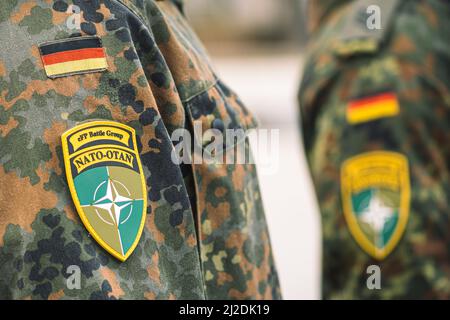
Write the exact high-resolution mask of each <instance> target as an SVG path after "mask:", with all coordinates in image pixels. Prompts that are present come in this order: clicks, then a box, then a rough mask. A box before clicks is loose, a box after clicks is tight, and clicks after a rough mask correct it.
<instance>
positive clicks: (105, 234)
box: [62, 120, 147, 261]
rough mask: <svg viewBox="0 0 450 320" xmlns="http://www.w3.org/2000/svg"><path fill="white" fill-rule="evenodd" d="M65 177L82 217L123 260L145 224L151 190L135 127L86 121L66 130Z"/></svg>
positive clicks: (63, 142)
mask: <svg viewBox="0 0 450 320" xmlns="http://www.w3.org/2000/svg"><path fill="white" fill-rule="evenodd" d="M62 148H63V155H64V164H65V169H66V176H67V182H68V185H69V189H70V193H71V195H72V199H73V202H74V204H75V207H76V209H77V212H78V214H79V216H80V218H81V221H82V222H83V224H84V225H85V227H86V229H87V230H88V232H89V233H90V234H91V235H92V237H93V238H94V239H95V240H96V241H97V242H98V243H99V244H100V245H101V246H102V247H103V248H104V249H105V250H106V251H108V252H109V253H110V254H111V255H113V256H114V257H116V258H117V259H119V260H121V261H125V260H126V259H127V258H128V257H129V256H130V255H131V253H132V252H133V250H134V249H135V248H136V246H137V244H138V242H139V239H140V237H141V234H142V230H143V228H144V223H145V217H146V208H147V189H146V184H145V179H144V174H143V171H142V165H141V161H140V157H139V153H138V150H137V145H136V135H135V131H134V129H133V128H131V127H129V126H126V125H124V124H121V123H117V122H114V121H97V120H95V121H90V122H86V123H82V124H80V125H78V126H76V127H74V128H72V129H70V130H68V131H66V132H64V133H63V135H62Z"/></svg>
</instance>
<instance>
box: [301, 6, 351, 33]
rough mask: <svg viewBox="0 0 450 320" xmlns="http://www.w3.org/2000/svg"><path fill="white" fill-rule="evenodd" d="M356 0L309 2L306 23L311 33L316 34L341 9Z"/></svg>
mask: <svg viewBox="0 0 450 320" xmlns="http://www.w3.org/2000/svg"><path fill="white" fill-rule="evenodd" d="M351 1H354V0H308V2H307V5H306V8H307V9H306V14H307V16H306V22H307V27H308V32H309V33H315V32H316V31H317V30H318V29H319V28H320V27H321V26H322V25H323V24H325V23H326V21H327V20H328V19H330V18H331V16H333V15H334V14H336V12H337V11H338V9H339V8H340V7H344V6H345V5H346V4H347V3H348V2H351Z"/></svg>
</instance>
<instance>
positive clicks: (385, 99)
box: [346, 92, 400, 124]
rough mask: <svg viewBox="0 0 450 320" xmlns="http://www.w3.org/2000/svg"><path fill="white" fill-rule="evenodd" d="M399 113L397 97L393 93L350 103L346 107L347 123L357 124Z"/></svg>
mask: <svg viewBox="0 0 450 320" xmlns="http://www.w3.org/2000/svg"><path fill="white" fill-rule="evenodd" d="M399 112H400V107H399V103H398V100H397V95H396V94H395V93H393V92H385V93H381V94H377V95H374V96H370V97H364V98H360V99H355V100H352V101H350V102H349V103H348V105H347V110H346V117H347V122H348V123H351V124H358V123H363V122H368V121H372V120H377V119H380V118H385V117H393V116H396V115H398V114H399Z"/></svg>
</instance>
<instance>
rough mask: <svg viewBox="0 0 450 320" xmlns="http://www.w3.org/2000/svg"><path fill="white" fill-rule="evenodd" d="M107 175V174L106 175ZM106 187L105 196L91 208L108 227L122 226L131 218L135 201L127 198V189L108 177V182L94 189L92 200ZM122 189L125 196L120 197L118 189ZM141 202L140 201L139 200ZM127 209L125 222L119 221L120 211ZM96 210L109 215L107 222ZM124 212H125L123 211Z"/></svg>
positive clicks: (128, 192)
mask: <svg viewBox="0 0 450 320" xmlns="http://www.w3.org/2000/svg"><path fill="white" fill-rule="evenodd" d="M108 174H109V173H108ZM105 185H106V190H105V193H104V194H105V195H104V196H103V197H101V198H100V199H98V200H96V201H95V202H94V203H93V204H92V205H90V206H92V207H94V208H96V210H95V212H96V213H97V215H98V217H99V218H100V219H102V220H103V222H105V223H106V224H109V225H115V226H119V224H124V223H125V222H127V221H128V219H129V218H130V216H131V213H132V212H133V201H134V200H136V199H134V200H133V199H131V198H128V197H129V196H130V191H129V190H128V189H127V187H126V186H125V185H124V184H123V183H121V182H119V181H117V180H115V181H113V180H112V179H111V178H110V177H109V175H108V180H105V181H103V182H102V183H100V184H99V185H98V187H97V188H96V189H95V193H94V199H96V198H97V195H98V193H99V192H98V191H99V189H100V188H102V187H103V186H105ZM118 187H120V188H122V190H124V191H125V194H126V195H125V196H123V195H121V194H120V193H119V191H118V190H119V188H118ZM139 200H142V199H139ZM84 207H86V206H84ZM126 208H128V209H129V210H128V211H127V213H126V218H125V220H123V221H121V219H120V218H121V214H122V210H123V209H126ZM98 209H100V210H105V211H106V212H107V213H108V215H109V218H110V219H109V221H108V220H105V219H103V218H102V215H101V214H100V213H99V211H98ZM124 211H125V210H124Z"/></svg>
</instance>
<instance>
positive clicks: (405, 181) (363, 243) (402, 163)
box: [341, 151, 411, 260]
mask: <svg viewBox="0 0 450 320" xmlns="http://www.w3.org/2000/svg"><path fill="white" fill-rule="evenodd" d="M368 160H369V161H373V162H375V161H376V162H377V163H380V162H386V161H388V162H389V163H394V164H397V165H398V167H399V168H400V170H399V175H400V176H399V181H400V184H401V187H402V189H401V192H400V207H399V221H398V226H397V227H396V229H395V231H394V234H393V235H392V237H391V238H390V239H389V242H388V243H387V244H386V246H385V247H384V248H383V249H379V248H377V247H376V246H375V245H374V244H373V243H372V242H371V241H370V240H369V239H367V236H366V235H365V234H364V232H363V231H362V230H361V229H360V227H359V224H358V221H357V219H356V217H355V215H354V214H353V213H352V204H351V201H350V199H351V197H350V196H351V188H350V186H349V184H350V182H349V181H348V180H347V179H346V176H347V174H346V172H347V171H348V169H349V168H351V167H353V166H355V165H356V164H359V163H361V162H365V161H368ZM341 196H342V206H343V210H344V217H345V220H346V222H347V225H348V227H349V230H350V233H351V234H352V236H353V238H354V239H355V240H356V242H357V243H358V245H359V246H360V247H361V248H362V249H363V250H364V251H365V252H366V253H367V254H368V255H370V256H371V257H373V258H375V259H377V260H383V259H385V258H386V257H387V256H388V255H389V254H390V253H391V252H392V251H393V250H394V249H395V247H396V246H397V244H398V242H399V241H400V239H401V237H402V236H403V233H404V232H405V230H406V225H407V222H408V219H409V209H410V208H409V206H410V197H411V187H410V178H409V166H408V160H407V158H406V157H405V156H403V155H401V154H399V153H396V152H388V151H374V152H367V153H364V154H361V155H358V156H355V157H352V158H350V159H348V160H346V161H344V163H343V164H342V166H341Z"/></svg>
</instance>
